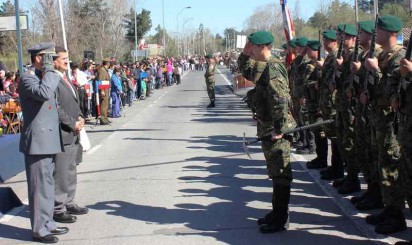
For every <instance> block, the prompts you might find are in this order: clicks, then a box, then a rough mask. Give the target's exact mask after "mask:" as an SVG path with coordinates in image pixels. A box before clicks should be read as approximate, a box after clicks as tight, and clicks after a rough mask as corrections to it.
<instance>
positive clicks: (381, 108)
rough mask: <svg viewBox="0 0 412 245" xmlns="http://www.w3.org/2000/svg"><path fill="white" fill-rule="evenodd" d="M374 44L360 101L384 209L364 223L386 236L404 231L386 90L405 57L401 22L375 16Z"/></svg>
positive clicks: (396, 151) (391, 114) (396, 146)
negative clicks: (367, 112)
mask: <svg viewBox="0 0 412 245" xmlns="http://www.w3.org/2000/svg"><path fill="white" fill-rule="evenodd" d="M377 26H378V28H377V35H376V42H377V43H378V44H380V45H381V46H382V52H381V53H380V55H379V56H378V57H377V58H368V59H366V61H365V67H366V69H368V71H370V72H371V73H372V76H373V78H374V85H373V87H371V88H370V89H369V94H370V96H367V95H366V94H363V98H362V100H363V102H365V100H366V99H370V103H371V111H372V113H371V121H372V130H373V134H374V139H373V140H375V141H376V144H377V149H378V166H379V175H380V184H381V189H382V197H383V202H384V205H385V208H384V210H383V211H382V212H381V213H379V214H377V215H369V216H367V217H366V222H367V223H368V224H372V225H376V227H375V231H376V232H377V233H380V234H390V233H394V232H398V231H402V230H405V229H406V222H405V217H404V215H403V213H402V209H403V208H404V206H405V200H404V195H403V193H402V188H401V179H400V164H399V161H398V160H399V157H400V153H399V150H400V149H399V144H398V142H397V140H396V138H395V135H394V133H395V132H394V119H395V113H394V111H393V108H392V107H391V102H390V97H389V96H390V94H389V93H388V92H389V91H388V88H390V86H391V84H392V83H393V81H394V80H395V81H398V82H399V80H400V77H399V76H396V73H395V71H396V70H397V69H399V63H400V60H401V59H402V58H404V56H405V50H404V49H403V48H402V46H400V45H398V44H397V34H398V32H399V31H401V30H402V27H403V24H402V21H401V20H400V19H399V18H398V17H395V16H390V15H388V16H382V17H379V19H378V22H377Z"/></svg>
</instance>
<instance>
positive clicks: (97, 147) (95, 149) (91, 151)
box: [86, 145, 102, 155]
mask: <svg viewBox="0 0 412 245" xmlns="http://www.w3.org/2000/svg"><path fill="white" fill-rule="evenodd" d="M100 147H102V145H96V146H94V147H93V148H92V149H90V150H89V151H87V153H86V154H87V155H91V154H93V153H95V152H96V151H97V150H98V149H100Z"/></svg>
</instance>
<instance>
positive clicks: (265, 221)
mask: <svg viewBox="0 0 412 245" xmlns="http://www.w3.org/2000/svg"><path fill="white" fill-rule="evenodd" d="M275 198H276V196H275V190H273V193H272V211H270V212H269V213H268V214H266V215H265V217H263V218H259V219H258V220H257V223H258V225H267V224H270V223H271V222H272V221H273V220H274V219H275V212H274V211H273V210H275Z"/></svg>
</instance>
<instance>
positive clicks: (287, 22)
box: [280, 0, 295, 66]
mask: <svg viewBox="0 0 412 245" xmlns="http://www.w3.org/2000/svg"><path fill="white" fill-rule="evenodd" d="M280 5H281V6H282V16H283V29H284V31H285V37H286V42H288V41H289V40H292V39H293V36H294V35H295V27H294V26H293V20H292V18H291V17H290V12H289V8H288V4H287V0H280ZM292 61H293V55H292V54H288V56H287V57H286V65H287V66H289V65H290V64H291V63H292Z"/></svg>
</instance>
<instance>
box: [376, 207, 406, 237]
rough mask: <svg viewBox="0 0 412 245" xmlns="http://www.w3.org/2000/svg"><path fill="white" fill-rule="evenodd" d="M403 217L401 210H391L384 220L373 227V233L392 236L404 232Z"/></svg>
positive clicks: (404, 223) (404, 222)
mask: <svg viewBox="0 0 412 245" xmlns="http://www.w3.org/2000/svg"><path fill="white" fill-rule="evenodd" d="M406 228H407V226H406V221H405V216H403V212H402V209H399V208H392V209H391V210H390V212H389V214H388V215H387V216H386V217H385V220H384V221H383V222H381V223H379V224H377V225H376V227H375V232H376V233H379V234H392V233H395V232H398V231H404V230H406Z"/></svg>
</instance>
